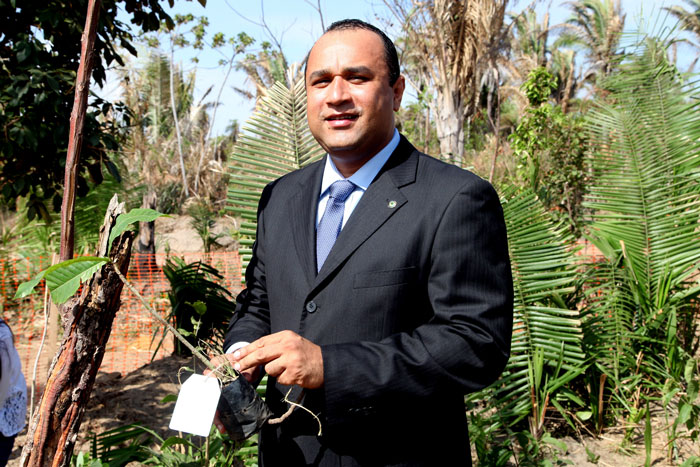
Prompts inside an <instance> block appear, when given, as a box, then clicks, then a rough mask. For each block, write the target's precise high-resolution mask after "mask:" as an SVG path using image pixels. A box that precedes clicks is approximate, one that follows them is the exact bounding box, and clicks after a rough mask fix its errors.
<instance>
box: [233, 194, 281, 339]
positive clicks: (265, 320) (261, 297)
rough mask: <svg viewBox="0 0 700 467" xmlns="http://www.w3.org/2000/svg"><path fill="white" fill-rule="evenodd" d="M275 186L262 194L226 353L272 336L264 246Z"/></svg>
mask: <svg viewBox="0 0 700 467" xmlns="http://www.w3.org/2000/svg"><path fill="white" fill-rule="evenodd" d="M271 189H272V185H268V186H266V187H265V189H264V190H263V193H262V195H261V197H260V203H259V207H258V225H257V232H256V236H255V238H256V241H255V243H254V244H253V255H252V257H251V260H250V263H248V267H247V268H246V273H245V283H246V288H245V289H243V290H242V291H241V293H240V294H238V297H236V311H235V313H234V314H233V318H231V321H230V323H229V326H228V331H227V332H226V339H225V341H224V350H226V349H228V348H229V347H231V346H232V345H233V344H235V343H237V342H253V341H254V340H256V339H258V338H260V337H262V336H265V335H267V334H270V309H269V308H270V307H269V303H268V299H267V285H266V276H265V246H264V243H265V242H264V241H263V239H264V232H265V227H264V219H263V211H264V206H265V205H266V204H267V201H268V200H269V196H270V191H271Z"/></svg>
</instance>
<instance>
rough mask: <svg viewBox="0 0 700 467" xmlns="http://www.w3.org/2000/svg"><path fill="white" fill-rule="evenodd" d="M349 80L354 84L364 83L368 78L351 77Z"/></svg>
mask: <svg viewBox="0 0 700 467" xmlns="http://www.w3.org/2000/svg"><path fill="white" fill-rule="evenodd" d="M348 80H349V81H351V82H353V83H364V82H365V81H367V78H366V77H365V76H351V77H350V78H349V79H348Z"/></svg>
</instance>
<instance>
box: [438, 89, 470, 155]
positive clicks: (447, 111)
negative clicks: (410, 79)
mask: <svg viewBox="0 0 700 467" xmlns="http://www.w3.org/2000/svg"><path fill="white" fill-rule="evenodd" d="M436 97H437V99H436V101H437V102H436V103H435V104H434V108H433V109H434V112H435V130H436V131H437V137H438V140H439V141H440V157H441V158H442V159H443V160H445V161H447V162H450V163H451V164H458V165H461V163H462V159H463V158H464V113H465V112H464V104H463V102H462V98H461V96H460V95H459V93H458V92H449V91H447V90H445V91H442V92H438V93H437V96H436Z"/></svg>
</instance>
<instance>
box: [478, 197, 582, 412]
mask: <svg viewBox="0 0 700 467" xmlns="http://www.w3.org/2000/svg"><path fill="white" fill-rule="evenodd" d="M504 198H505V201H504V202H503V203H502V204H503V210H504V215H505V219H506V226H507V229H508V246H509V252H510V258H511V267H512V270H513V287H514V296H515V300H514V321H513V337H512V340H511V357H510V360H509V362H508V365H507V366H506V369H505V371H504V372H503V374H502V375H501V378H500V379H499V380H498V381H496V382H495V383H494V384H493V385H491V386H490V387H489V388H487V389H486V390H484V391H481V392H480V393H477V394H475V395H472V396H470V399H472V400H476V399H482V400H486V401H489V406H490V407H496V408H498V410H499V413H500V415H501V417H499V418H500V419H501V420H509V421H511V422H512V421H515V420H517V419H519V418H522V417H524V416H526V415H527V414H528V413H529V412H530V411H531V410H532V400H531V390H533V388H532V378H531V375H532V373H533V371H534V369H535V368H536V366H537V362H536V361H535V360H536V358H535V356H536V355H540V358H541V359H543V361H544V366H545V367H546V369H547V370H546V371H549V372H550V373H551V374H552V379H551V380H550V382H549V390H550V391H555V390H556V389H557V388H558V387H561V386H562V385H564V384H566V383H567V382H568V381H570V380H571V379H573V378H574V377H575V376H576V375H578V374H579V373H581V372H582V371H583V370H584V369H585V366H586V359H585V355H584V353H583V351H582V349H581V344H582V340H583V332H582V329H581V321H580V319H579V312H578V311H577V310H576V309H570V307H568V306H566V303H565V300H564V297H567V296H569V295H571V294H572V292H574V280H575V278H576V264H575V263H576V261H575V256H574V254H573V250H572V248H571V242H570V236H569V233H568V230H567V227H566V226H565V225H556V224H554V222H553V221H552V219H551V217H550V216H549V215H548V214H547V213H546V212H545V210H544V207H543V206H542V204H541V203H540V202H539V201H538V200H537V199H536V198H535V196H534V194H532V192H530V191H526V192H523V193H519V194H516V193H515V192H514V191H513V190H508V191H507V192H506V193H505V196H504Z"/></svg>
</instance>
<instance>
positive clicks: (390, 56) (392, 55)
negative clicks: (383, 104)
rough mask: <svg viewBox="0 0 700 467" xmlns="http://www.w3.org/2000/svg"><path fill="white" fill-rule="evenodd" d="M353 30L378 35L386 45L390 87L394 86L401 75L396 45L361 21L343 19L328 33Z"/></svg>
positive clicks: (333, 25) (380, 31)
mask: <svg viewBox="0 0 700 467" xmlns="http://www.w3.org/2000/svg"><path fill="white" fill-rule="evenodd" d="M352 29H364V30H366V31H371V32H373V33H375V34H376V35H378V36H379V38H380V39H381V40H382V44H384V60H385V61H386V67H387V69H388V70H389V86H393V85H394V83H396V80H397V79H399V76H400V75H401V68H400V66H399V55H398V54H397V53H396V47H395V46H394V43H393V42H392V40H391V39H389V37H388V36H387V35H386V34H384V31H382V30H381V29H379V28H378V27H376V26H373V25H371V24H369V23H365V22H364V21H362V20H359V19H342V20H340V21H336V22H335V23H333V24H331V25H330V26H328V29H326V33H329V32H331V31H348V30H352Z"/></svg>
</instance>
